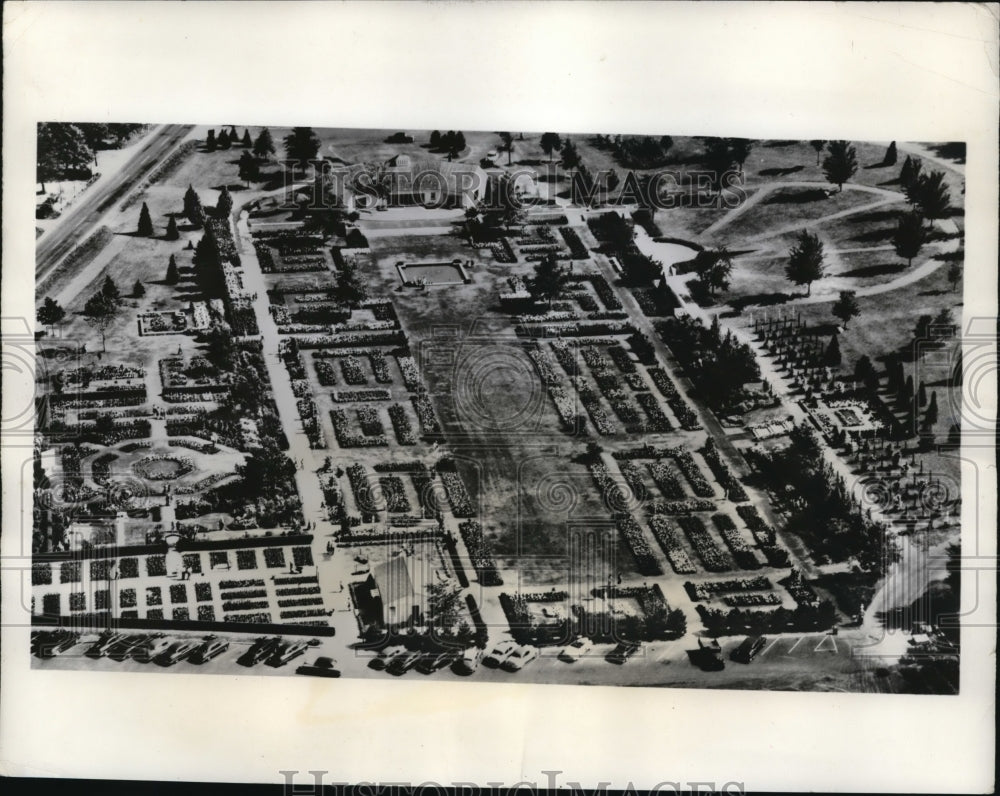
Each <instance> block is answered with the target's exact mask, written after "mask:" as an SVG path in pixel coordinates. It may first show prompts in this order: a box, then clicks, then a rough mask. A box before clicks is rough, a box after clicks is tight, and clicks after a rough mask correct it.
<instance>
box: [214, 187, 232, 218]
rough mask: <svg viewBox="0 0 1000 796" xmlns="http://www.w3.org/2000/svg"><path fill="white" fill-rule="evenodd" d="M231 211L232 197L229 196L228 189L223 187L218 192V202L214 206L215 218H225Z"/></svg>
mask: <svg viewBox="0 0 1000 796" xmlns="http://www.w3.org/2000/svg"><path fill="white" fill-rule="evenodd" d="M232 210H233V197H232V196H230V194H229V188H228V187H227V186H225V185H223V186H222V190H221V191H220V192H219V200H218V202H217V203H216V205H215V216H216V218H227V217H228V216H229V214H230V213H231V212H232Z"/></svg>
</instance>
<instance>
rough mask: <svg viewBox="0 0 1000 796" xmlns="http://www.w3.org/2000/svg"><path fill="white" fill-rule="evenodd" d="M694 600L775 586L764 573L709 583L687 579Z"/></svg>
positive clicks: (769, 588) (689, 591) (686, 584)
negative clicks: (693, 581)
mask: <svg viewBox="0 0 1000 796" xmlns="http://www.w3.org/2000/svg"><path fill="white" fill-rule="evenodd" d="M684 588H685V589H687V592H688V594H689V595H691V599H692V600H711V599H712V597H714V596H715V595H717V594H731V593H732V592H741V591H744V592H745V591H770V590H771V589H773V588H774V585H773V584H772V583H771V581H770V580H769V579H768V578H766V577H764V576H763V575H756V576H754V577H751V578H731V579H729V580H716V581H709V582H707V583H692V582H691V581H687V582H686V583H685V584H684Z"/></svg>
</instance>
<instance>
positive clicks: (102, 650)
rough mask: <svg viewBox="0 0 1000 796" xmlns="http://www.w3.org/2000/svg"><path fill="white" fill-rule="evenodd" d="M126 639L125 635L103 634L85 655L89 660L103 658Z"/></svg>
mask: <svg viewBox="0 0 1000 796" xmlns="http://www.w3.org/2000/svg"><path fill="white" fill-rule="evenodd" d="M125 639H126V636H125V634H124V633H102V634H101V635H100V637H99V638H98V639H97V641H95V642H94V643H93V644H91V645H90V648H89V649H88V650H87V651H86V653H84V654H85V655H86V656H87V657H88V658H103V657H104V656H105V655H107V654H108V653H109V652H110V651H111V649H112V648H113V647H114V646H115V645H116V644H119V643H120V642H122V641H124V640H125Z"/></svg>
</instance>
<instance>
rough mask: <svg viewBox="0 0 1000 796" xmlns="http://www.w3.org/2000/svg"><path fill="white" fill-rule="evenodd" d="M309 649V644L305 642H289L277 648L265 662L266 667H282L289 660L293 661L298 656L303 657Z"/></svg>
mask: <svg viewBox="0 0 1000 796" xmlns="http://www.w3.org/2000/svg"><path fill="white" fill-rule="evenodd" d="M307 649H309V644H308V643H307V642H305V641H290V642H288V643H287V644H283V645H282V646H280V647H278V649H276V650H275V651H274V653H273V654H272V655H271V657H270V658H268V660H267V665H268V666H274V667H278V666H284V665H285V664H286V663H288V662H289V661H291V660H295V659H296V658H297V657H299V655H305V654H306V650H307Z"/></svg>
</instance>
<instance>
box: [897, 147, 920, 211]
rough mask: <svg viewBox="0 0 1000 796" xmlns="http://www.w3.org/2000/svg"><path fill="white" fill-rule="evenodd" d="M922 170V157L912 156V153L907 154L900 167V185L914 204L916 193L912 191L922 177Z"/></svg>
mask: <svg viewBox="0 0 1000 796" xmlns="http://www.w3.org/2000/svg"><path fill="white" fill-rule="evenodd" d="M922 170H923V163H922V162H921V161H920V159H919V158H914V157H911V156H910V155H907V156H906V159H905V160H904V161H903V165H902V167H901V168H900V169H899V187H900V188H902V189H903V192H904V193H905V194H906V198H907V199H908V200H909V202H910V204H913V203H914V202H915V200H916V193H912V194H911V191H912V190H913V188H914V187H915V186H916V184H917V182H918V180H919V179H920V172H921V171H922Z"/></svg>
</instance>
